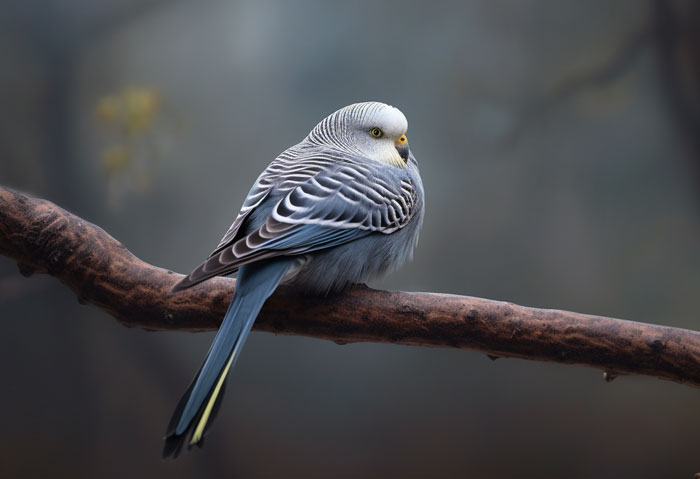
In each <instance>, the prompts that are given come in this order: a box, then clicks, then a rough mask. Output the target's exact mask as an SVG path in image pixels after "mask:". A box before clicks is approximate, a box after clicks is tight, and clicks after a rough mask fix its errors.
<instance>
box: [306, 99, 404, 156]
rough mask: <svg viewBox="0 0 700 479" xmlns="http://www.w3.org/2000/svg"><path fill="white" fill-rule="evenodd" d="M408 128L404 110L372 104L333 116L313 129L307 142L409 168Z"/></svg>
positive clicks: (378, 103) (347, 109)
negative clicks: (402, 111)
mask: <svg viewBox="0 0 700 479" xmlns="http://www.w3.org/2000/svg"><path fill="white" fill-rule="evenodd" d="M407 129H408V121H407V120H406V117H405V116H404V114H403V113H401V110H399V109H398V108H394V107H393V106H391V105H387V104H385V103H380V102H375V101H370V102H365V103H354V104H352V105H349V106H346V107H344V108H341V109H340V110H338V111H336V112H335V113H332V114H331V115H329V116H328V117H326V118H325V119H324V120H322V121H321V122H320V123H319V124H318V125H316V127H314V129H313V130H311V133H310V134H309V136H308V137H307V141H309V142H311V143H313V144H319V145H328V146H333V147H336V148H339V149H342V150H345V151H347V152H348V153H353V154H357V155H361V156H363V157H365V158H367V159H368V160H370V161H377V162H380V163H385V164H389V165H392V166H395V167H399V168H405V167H406V165H407V164H408V158H409V153H410V151H409V148H408V139H407V138H406V130H407Z"/></svg>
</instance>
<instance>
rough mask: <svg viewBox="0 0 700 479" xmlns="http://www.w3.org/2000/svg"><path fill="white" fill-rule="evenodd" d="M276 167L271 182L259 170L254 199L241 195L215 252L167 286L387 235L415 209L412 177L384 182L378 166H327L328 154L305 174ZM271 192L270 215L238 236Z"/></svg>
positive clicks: (181, 285)
mask: <svg viewBox="0 0 700 479" xmlns="http://www.w3.org/2000/svg"><path fill="white" fill-rule="evenodd" d="M273 165H275V163H273V164H272V165H270V167H273ZM277 167H278V168H279V169H280V170H281V171H283V172H284V171H286V173H287V174H286V175H284V174H283V175H280V177H279V178H278V181H277V182H274V179H270V180H268V181H269V182H270V186H269V187H268V186H267V185H266V184H265V182H264V181H263V182H261V179H262V178H264V177H265V173H264V174H263V175H261V178H260V179H259V180H258V182H256V186H257V185H258V184H261V183H262V187H259V188H256V187H254V188H253V190H251V192H255V193H256V194H252V195H249V196H248V198H251V197H252V198H253V200H252V201H250V202H248V198H247V199H246V203H244V208H247V209H246V210H245V211H244V209H243V208H242V209H241V213H240V214H239V217H238V218H236V221H234V224H233V225H232V227H231V228H230V229H229V231H228V232H227V233H226V235H225V236H224V238H223V239H222V241H221V243H220V244H219V246H218V247H217V249H216V250H214V252H213V253H212V254H211V255H210V256H209V258H208V259H207V261H205V262H204V263H203V264H201V265H200V266H199V267H198V268H197V269H195V270H194V271H193V272H192V273H191V274H190V275H189V276H187V277H186V278H185V279H184V280H183V281H181V282H180V283H178V284H177V285H176V286H175V288H173V290H180V289H184V288H187V287H189V286H192V285H194V284H197V283H199V282H201V281H204V280H206V279H209V278H211V277H213V276H219V275H225V274H230V273H232V272H234V271H235V270H236V269H238V267H240V266H241V265H243V264H246V263H250V262H253V261H259V260H262V259H266V258H271V257H275V256H280V255H290V254H303V253H307V252H311V251H315V250H319V249H323V248H329V247H332V246H337V245H339V244H343V243H346V242H348V241H352V240H354V239H357V238H358V237H361V236H366V235H367V234H370V233H374V232H377V233H385V234H389V233H392V232H394V231H396V230H397V229H399V228H401V227H403V226H404V225H406V224H407V223H408V222H409V221H410V220H411V218H412V217H413V215H414V214H415V213H416V210H417V208H416V203H417V195H418V193H417V191H416V188H415V187H414V185H413V184H412V182H411V181H410V179H408V178H399V177H390V178H386V179H385V178H382V177H381V176H383V175H380V173H381V172H380V171H378V170H377V168H370V167H367V166H365V165H362V164H360V163H359V162H354V161H348V162H341V163H333V162H332V161H331V158H325V159H324V157H319V158H315V159H314V161H313V162H311V165H307V167H310V168H309V169H306V170H304V171H303V172H302V170H301V168H300V165H299V164H297V165H296V167H295V168H291V167H287V168H286V170H285V168H284V167H285V165H284V164H280V163H277ZM276 169H277V168H276ZM268 170H269V168H268ZM311 170H316V174H310V173H312V171H311ZM273 172H274V171H273ZM266 173H267V170H266ZM304 174H306V175H308V176H306V178H304V177H303V175H304ZM390 176H391V175H390ZM273 190H274V193H275V194H274V196H276V197H279V196H278V195H277V193H279V192H280V191H281V192H282V195H283V196H282V197H281V199H280V200H277V203H276V205H275V206H274V207H273V208H272V211H271V214H270V215H269V217H268V218H267V219H266V220H265V221H264V222H263V224H262V225H260V226H259V227H257V228H256V229H254V230H253V231H251V232H250V233H249V234H246V235H242V234H241V225H243V223H244V222H245V220H246V217H247V216H248V214H249V213H250V211H252V210H253V209H254V208H256V207H258V206H259V205H260V204H261V203H262V202H263V201H270V199H271V198H270V196H272V195H271V194H270V193H271V192H273ZM258 191H261V192H260V193H257V192H258ZM262 191H264V193H263V192H262ZM247 204H248V205H252V206H247Z"/></svg>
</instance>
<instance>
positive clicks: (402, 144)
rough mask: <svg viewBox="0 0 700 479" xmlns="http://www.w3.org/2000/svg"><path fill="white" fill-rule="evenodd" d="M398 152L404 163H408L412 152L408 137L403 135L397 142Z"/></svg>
mask: <svg viewBox="0 0 700 479" xmlns="http://www.w3.org/2000/svg"><path fill="white" fill-rule="evenodd" d="M396 151H398V152H399V156H400V157H401V158H403V161H404V162H406V163H408V154H409V153H410V150H409V148H408V138H406V135H401V136H400V137H399V139H398V140H396Z"/></svg>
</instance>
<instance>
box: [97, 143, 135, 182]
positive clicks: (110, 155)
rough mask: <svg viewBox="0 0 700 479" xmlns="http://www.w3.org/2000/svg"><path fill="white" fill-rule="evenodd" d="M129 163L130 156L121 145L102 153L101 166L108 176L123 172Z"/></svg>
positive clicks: (111, 147)
mask: <svg viewBox="0 0 700 479" xmlns="http://www.w3.org/2000/svg"><path fill="white" fill-rule="evenodd" d="M129 163H131V156H130V155H129V152H128V151H127V149H126V148H125V147H124V146H122V145H115V146H110V147H108V148H105V149H104V151H103V152H102V164H103V165H104V167H105V170H107V174H108V175H109V176H111V175H113V174H115V173H119V172H122V171H124V170H125V169H126V168H127V167H128V166H129Z"/></svg>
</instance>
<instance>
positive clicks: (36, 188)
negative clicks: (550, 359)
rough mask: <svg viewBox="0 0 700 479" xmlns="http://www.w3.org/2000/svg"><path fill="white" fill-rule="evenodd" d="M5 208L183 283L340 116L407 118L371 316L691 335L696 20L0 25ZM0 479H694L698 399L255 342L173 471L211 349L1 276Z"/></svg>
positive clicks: (460, 360) (678, 390)
mask: <svg viewBox="0 0 700 479" xmlns="http://www.w3.org/2000/svg"><path fill="white" fill-rule="evenodd" d="M1 10H2V13H0V52H1V53H2V58H3V61H2V62H0V106H1V108H0V183H1V184H3V185H7V186H11V187H13V188H17V189H20V190H23V191H27V192H30V193H33V194H35V195H39V196H42V197H45V198H48V199H50V200H52V201H54V202H56V203H58V204H59V205H61V206H63V207H65V208H67V209H69V210H70V211H72V212H74V213H76V214H78V215H80V216H82V217H84V218H86V219H88V220H90V221H92V222H94V223H96V224H98V225H100V226H102V227H103V228H105V229H106V230H107V231H108V232H109V233H111V234H112V235H113V236H115V237H116V238H118V239H119V240H121V241H122V242H123V243H124V244H125V245H126V246H127V247H128V248H130V249H131V251H133V252H134V253H135V254H137V255H138V256H140V257H141V258H143V259H145V260H147V261H149V262H151V263H153V264H156V265H159V266H163V267H167V268H171V269H174V270H177V271H180V272H188V271H189V270H190V269H192V268H193V267H194V266H196V265H197V264H198V263H199V262H200V260H202V259H203V258H205V257H206V255H208V254H209V252H210V251H211V250H212V248H213V247H214V246H215V245H216V243H217V242H218V240H219V239H220V237H221V235H222V234H223V232H224V231H225V230H226V229H227V228H228V226H229V224H230V222H231V221H232V219H233V217H234V216H235V214H236V213H237V211H238V207H239V205H240V203H241V202H242V200H243V198H244V196H245V194H246V192H247V191H248V188H249V186H250V185H251V183H252V182H253V180H254V179H255V177H256V176H257V174H258V173H259V172H260V171H261V170H262V169H263V168H264V167H265V166H266V165H267V163H268V162H269V161H270V160H271V159H272V158H274V156H275V155H276V154H278V153H279V152H280V151H282V150H283V149H285V148H286V147H288V146H290V145H292V144H294V143H296V142H297V141H299V140H300V139H302V138H303V137H304V136H305V135H306V134H307V133H308V131H309V130H310V129H311V128H312V127H313V126H314V125H315V124H316V122H318V121H319V120H320V119H321V118H323V117H324V116H325V115H327V114H329V113H330V112H332V111H334V110H335V109H337V108H339V107H341V106H344V105H346V104H349V103H352V102H356V101H364V100H370V99H372V100H374V99H376V100H381V101H385V102H388V103H391V104H393V105H395V106H397V107H399V108H401V109H402V110H403V112H404V113H405V114H406V116H407V117H408V119H409V123H410V128H409V138H410V142H411V146H412V149H413V151H414V153H415V155H416V157H417V158H418V160H419V163H420V166H421V171H422V176H423V179H424V183H425V188H426V192H427V216H426V220H425V226H424V229H423V234H422V237H421V242H420V245H419V247H418V249H417V251H416V253H415V260H414V262H413V263H411V264H410V265H407V266H406V267H404V268H403V269H401V270H400V271H399V272H397V273H395V274H392V275H391V276H389V277H387V278H386V279H385V280H383V281H381V282H380V283H377V284H375V285H374V286H376V287H381V288H392V289H404V290H412V291H441V292H449V293H456V294H466V295H474V296H481V297H486V298H492V299H501V300H508V301H513V302H517V303H521V304H526V305H531V306H539V307H552V308H562V309H568V310H574V311H581V312H587V313H596V314H602V315H608V316H616V317H622V318H627V319H634V320H637V321H645V322H653V323H661V324H667V325H673V326H679V327H686V328H691V329H696V330H698V329H700V317H699V316H698V310H699V309H700V294H699V293H700V248H699V246H700V142H699V134H700V113H699V112H700V108H699V105H700V88H699V87H700V81H699V80H700V7H699V4H698V3H697V2H695V1H693V0H688V1H662V0H659V1H640V0H619V1H615V2H609V1H605V0H596V1H586V2H582V1H580V0H566V1H564V0H518V1H514V0H513V1H505V0H479V1H476V0H472V1H459V2H457V1H455V2H450V1H441V0H434V1H431V2H414V1H405V0H404V1H382V2H377V1H367V0H355V1H352V2H325V1H322V0H307V1H295V2H288V1H283V0H277V1H273V0H261V1H258V0H256V1H253V0H248V1H224V0H214V1H209V2H195V1H192V0H176V1H163V0H126V1H125V0H101V1H99V2H92V1H88V0H73V1H69V0H53V1H43V2H42V1H28V2H11V1H4V2H2V9H1ZM0 317H1V318H2V323H1V324H2V334H0V376H1V377H2V381H3V382H2V387H1V389H0V430H1V431H2V434H0V476H2V477H57V478H58V477H71V478H81V477H86V478H93V477H105V478H111V477H114V478H121V477H168V478H179V477H183V478H184V477H308V478H311V477H324V478H327V477H473V478H481V477H484V478H489V477H525V478H529V477H534V478H548V477H552V478H555V477H568V478H590V477H595V478H608V477H609V478H627V477H634V478H637V479H639V478H645V477H654V478H658V477H692V475H693V473H695V472H698V471H700V393H699V392H698V390H697V389H693V388H690V387H685V386H682V385H678V384H674V383H670V382H664V381H659V380H655V379H650V378H635V377H622V378H619V379H617V380H616V381H614V382H612V383H610V384H607V383H605V382H604V381H603V379H602V373H601V371H598V370H594V369H587V368H579V367H572V366H562V365H555V364H543V363H535V362H527V361H521V360H511V359H502V360H499V361H496V362H492V361H489V360H488V359H487V358H486V357H485V356H484V355H483V354H477V353H473V352H469V351H457V350H448V349H430V348H418V347H401V346H391V345H378V344H353V345H346V346H338V345H336V344H333V343H329V342H324V341H320V340H312V339H307V338H300V337H282V336H280V337H277V336H274V335H270V334H264V333H255V334H253V335H251V338H250V340H249V342H248V345H247V347H246V349H245V352H244V354H243V356H242V358H241V360H240V361H239V363H238V365H237V367H236V369H235V371H234V372H233V374H232V375H231V377H230V383H229V388H228V392H227V395H226V397H225V401H224V407H223V408H222V411H221V413H220V415H219V417H218V420H217V422H216V424H215V425H214V427H213V429H212V431H211V434H210V436H209V437H208V440H207V444H206V446H205V448H204V449H202V450H198V451H196V452H194V453H191V454H185V455H184V457H181V458H180V459H179V460H178V461H176V462H162V461H161V460H160V452H161V447H162V443H161V437H162V435H163V433H164V429H165V426H166V423H167V421H168V419H169V417H170V414H171V411H172V408H173V407H174V405H175V403H176V402H177V400H178V399H179V397H180V395H181V393H182V392H183V390H184V388H185V387H186V386H187V384H188V382H189V381H190V379H191V376H192V375H193V374H194V373H195V372H196V370H197V368H198V366H199V364H200V361H201V359H202V357H203V355H204V354H205V352H206V350H207V348H208V346H209V343H210V341H211V339H212V337H213V334H212V333H207V334H204V333H202V334H189V333H178V332H171V333H165V332H159V333H149V332H145V331H140V330H130V329H127V328H124V327H122V326H120V325H119V324H118V323H117V322H116V321H114V320H113V319H112V318H110V317H109V316H107V315H106V314H105V313H102V312H101V311H98V310H96V309H94V308H91V307H87V306H80V305H79V304H78V302H77V301H76V298H75V295H74V294H73V293H71V292H70V291H68V289H67V288H65V287H63V286H62V285H61V284H59V283H58V282H57V281H55V280H54V279H52V278H49V277H32V278H31V279H25V278H23V277H21V276H20V275H19V273H18V271H17V268H16V265H15V264H14V263H13V262H12V261H10V260H9V259H7V258H0Z"/></svg>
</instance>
